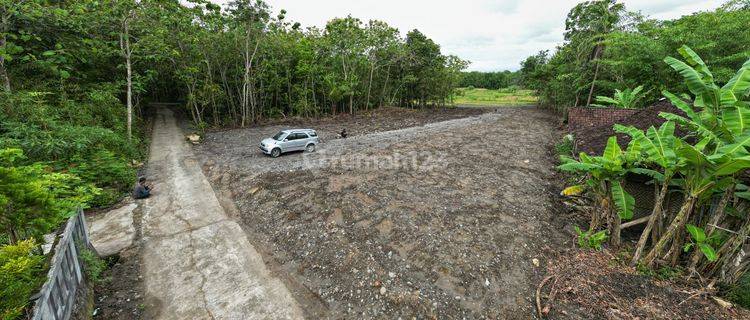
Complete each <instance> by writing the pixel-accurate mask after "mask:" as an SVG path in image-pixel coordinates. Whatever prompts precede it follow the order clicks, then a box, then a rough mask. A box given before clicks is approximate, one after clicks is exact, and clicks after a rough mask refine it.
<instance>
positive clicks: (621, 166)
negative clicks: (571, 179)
mask: <svg viewBox="0 0 750 320" xmlns="http://www.w3.org/2000/svg"><path fill="white" fill-rule="evenodd" d="M636 148H640V147H639V145H638V144H631V145H630V146H629V149H636ZM629 153H632V152H627V151H626V152H623V151H622V149H621V148H620V145H619V144H617V137H614V136H613V137H610V138H609V139H608V140H607V147H606V148H605V149H604V153H603V154H602V155H601V156H597V157H592V156H589V155H587V154H585V153H581V154H580V155H579V160H578V161H576V160H573V159H568V160H567V161H566V162H565V163H563V164H561V165H560V166H558V169H560V170H562V171H566V172H573V173H584V174H586V176H587V180H586V185H587V186H588V188H589V189H590V190H591V191H593V192H594V194H596V195H598V197H599V198H600V202H603V203H605V204H607V205H608V204H609V203H610V201H609V199H612V200H613V201H614V204H615V207H616V209H617V214H618V215H619V216H620V218H622V219H630V218H632V216H633V205H634V202H635V200H634V199H633V197H632V196H631V195H630V194H628V192H626V191H625V189H623V188H622V186H621V185H620V181H621V180H622V179H623V177H624V176H625V175H626V174H627V173H628V172H629V167H630V163H629V159H628V157H627V155H628V154H629ZM605 211H606V208H605Z"/></svg>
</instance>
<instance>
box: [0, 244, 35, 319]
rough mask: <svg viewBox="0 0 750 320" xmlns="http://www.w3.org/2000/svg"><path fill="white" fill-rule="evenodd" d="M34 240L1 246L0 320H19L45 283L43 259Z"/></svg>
mask: <svg viewBox="0 0 750 320" xmlns="http://www.w3.org/2000/svg"><path fill="white" fill-rule="evenodd" d="M36 248H37V244H36V242H35V241H34V240H33V239H28V240H23V241H20V242H18V243H17V244H15V245H3V246H0V318H2V319H3V320H11V319H17V318H18V317H20V316H21V315H22V314H23V310H24V309H25V308H26V306H27V305H28V304H29V297H31V295H32V294H33V293H34V292H35V291H36V290H38V289H39V287H40V286H41V285H42V283H43V282H44V279H45V278H44V276H43V272H44V256H41V255H38V254H36V253H35V251H36Z"/></svg>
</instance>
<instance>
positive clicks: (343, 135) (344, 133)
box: [339, 128, 346, 138]
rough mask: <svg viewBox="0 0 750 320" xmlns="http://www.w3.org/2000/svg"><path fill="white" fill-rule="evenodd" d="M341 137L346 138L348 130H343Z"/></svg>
mask: <svg viewBox="0 0 750 320" xmlns="http://www.w3.org/2000/svg"><path fill="white" fill-rule="evenodd" d="M339 135H340V136H341V138H346V128H344V129H342V130H341V133H339Z"/></svg>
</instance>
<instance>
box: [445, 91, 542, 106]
mask: <svg viewBox="0 0 750 320" xmlns="http://www.w3.org/2000/svg"><path fill="white" fill-rule="evenodd" d="M536 102H537V97H536V96H535V95H534V91H533V90H525V89H518V88H515V87H508V88H502V89H498V90H491V89H481V88H471V87H469V88H458V89H456V92H455V94H454V95H453V103H454V104H456V105H477V106H524V105H532V104H536Z"/></svg>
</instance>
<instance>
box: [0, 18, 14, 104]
mask: <svg viewBox="0 0 750 320" xmlns="http://www.w3.org/2000/svg"><path fill="white" fill-rule="evenodd" d="M5 20H6V19H5V17H3V22H2V23H3V25H6V23H7V22H6V21H5ZM6 41H7V38H6V34H5V32H3V33H2V37H0V49H3V51H4V50H5V49H6V48H5V44H6ZM0 78H2V81H3V89H4V90H5V91H6V92H8V93H10V92H11V90H10V76H8V70H7V69H6V68H5V56H3V55H0Z"/></svg>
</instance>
